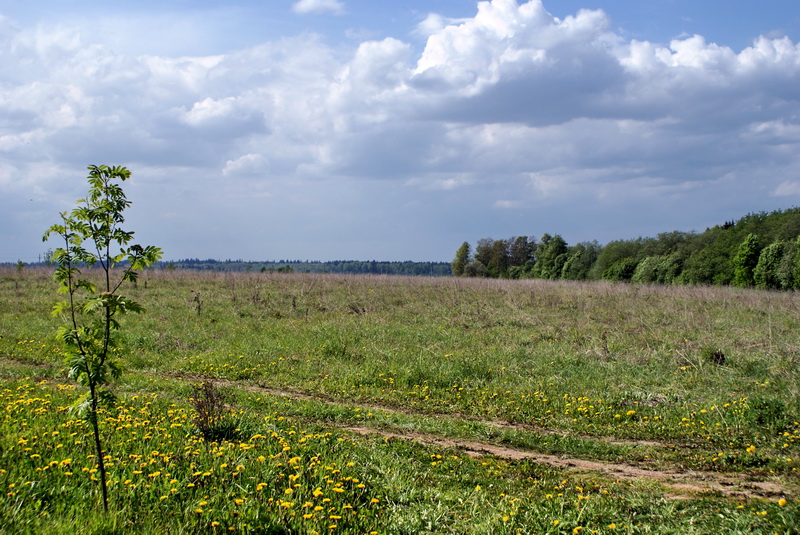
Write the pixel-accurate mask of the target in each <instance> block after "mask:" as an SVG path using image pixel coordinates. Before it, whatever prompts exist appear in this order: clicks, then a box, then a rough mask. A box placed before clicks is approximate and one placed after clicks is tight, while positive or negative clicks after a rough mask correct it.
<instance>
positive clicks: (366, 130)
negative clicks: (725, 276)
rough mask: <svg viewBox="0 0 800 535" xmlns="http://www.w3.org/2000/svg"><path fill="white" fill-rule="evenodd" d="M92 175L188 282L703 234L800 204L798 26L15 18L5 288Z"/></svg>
mask: <svg viewBox="0 0 800 535" xmlns="http://www.w3.org/2000/svg"><path fill="white" fill-rule="evenodd" d="M92 164H97V165H100V164H107V165H124V166H126V167H128V168H129V169H130V170H131V171H132V173H133V176H132V178H131V180H130V181H129V182H126V183H125V186H124V187H125V191H126V193H127V195H128V199H129V200H130V201H131V202H132V205H131V206H130V208H129V209H128V210H127V212H126V221H125V228H126V229H127V230H132V231H134V232H135V240H136V241H137V242H139V243H141V244H143V245H155V246H158V247H161V248H162V249H163V250H164V258H166V259H172V260H177V259H183V258H203V259H204V258H216V259H244V260H279V259H292V260H322V261H325V260H337V259H340V260H344V259H351V260H373V259H374V260H390V261H395V260H397V261H399V260H415V261H450V260H451V259H452V258H453V256H454V255H455V251H456V249H457V248H458V247H459V245H460V244H461V243H462V242H464V241H468V242H470V243H472V244H473V245H474V244H475V242H476V241H477V240H478V239H480V238H487V237H490V238H494V239H500V238H508V237H511V236H520V235H525V236H535V237H539V236H541V235H542V234H544V233H549V234H560V235H561V236H563V237H564V239H565V240H566V241H567V242H568V243H570V244H575V243H578V242H582V241H592V240H597V241H599V242H600V243H607V242H609V241H611V240H617V239H631V238H636V237H638V236H655V235H657V234H658V233H661V232H669V231H673V230H680V231H697V232H702V231H703V230H705V229H706V228H708V227H711V226H713V225H716V224H722V223H724V222H725V221H728V220H731V219H736V218H739V217H741V216H744V215H746V214H748V213H753V212H760V211H772V210H781V209H787V208H790V207H795V206H798V204H800V2H797V0H763V1H761V2H752V1H747V2H745V1H740V0H703V1H702V2H697V1H696V0H648V1H646V2H642V1H641V0H542V1H540V0H531V1H528V2H525V1H515V0H491V1H484V2H475V1H473V0H428V1H421V0H392V1H381V2H376V1H375V0H228V1H226V2H219V1H211V0H140V1H138V2H115V1H111V2H109V1H108V0H105V1H102V2H101V1H97V0H37V1H36V2H31V1H30V0H0V262H16V261H17V260H22V261H24V262H34V261H36V260H37V259H39V258H40V257H41V256H42V255H43V254H44V253H45V252H46V251H47V250H48V249H54V248H56V247H57V246H58V245H59V244H57V243H55V242H47V243H43V242H42V240H41V236H42V234H43V233H44V231H45V230H46V229H47V228H48V227H49V226H50V225H52V224H54V223H57V222H58V221H59V220H60V219H59V213H61V212H63V211H65V210H70V209H72V208H73V207H74V206H75V201H76V200H77V199H79V198H81V197H83V196H84V195H85V193H86V191H87V184H86V176H87V170H86V167H87V166H88V165H92Z"/></svg>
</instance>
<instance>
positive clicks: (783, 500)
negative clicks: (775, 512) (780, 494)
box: [778, 498, 786, 507]
mask: <svg viewBox="0 0 800 535" xmlns="http://www.w3.org/2000/svg"><path fill="white" fill-rule="evenodd" d="M778 505H780V506H781V507H785V506H786V498H781V499H780V500H778Z"/></svg>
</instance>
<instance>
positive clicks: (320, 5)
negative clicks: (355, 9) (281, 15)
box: [292, 0, 344, 15]
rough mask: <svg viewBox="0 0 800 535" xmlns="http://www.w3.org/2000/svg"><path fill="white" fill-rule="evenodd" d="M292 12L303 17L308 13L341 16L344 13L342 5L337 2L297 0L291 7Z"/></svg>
mask: <svg viewBox="0 0 800 535" xmlns="http://www.w3.org/2000/svg"><path fill="white" fill-rule="evenodd" d="M292 10H293V11H294V12H295V13H300V14H303V15H305V14H308V13H313V14H319V13H333V14H334V15H341V14H342V13H344V4H343V3H342V2H337V0H299V1H298V2H296V3H295V4H294V5H293V6H292Z"/></svg>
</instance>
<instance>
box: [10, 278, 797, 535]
mask: <svg viewBox="0 0 800 535" xmlns="http://www.w3.org/2000/svg"><path fill="white" fill-rule="evenodd" d="M127 293H129V294H130V295H131V296H132V297H133V298H135V299H136V300H137V301H139V302H140V303H142V304H143V305H144V306H145V308H146V309H147V313H146V314H144V315H141V316H138V317H130V318H126V320H125V323H124V325H123V333H124V336H125V342H126V348H127V349H126V352H125V354H124V356H123V360H124V362H125V365H126V373H125V375H124V376H123V378H122V380H121V381H119V382H118V383H117V384H116V385H115V389H116V390H117V393H118V395H119V398H120V400H121V404H120V407H119V409H118V411H117V412H115V413H108V414H107V415H106V416H105V419H104V421H103V423H102V429H103V432H104V440H105V444H106V448H107V451H108V457H107V460H108V461H110V463H111V466H110V467H109V474H110V479H111V481H112V484H111V486H110V495H111V508H110V509H111V511H110V513H109V514H108V515H104V514H103V513H102V508H101V507H100V505H99V489H98V487H97V483H96V482H95V481H93V478H94V472H93V470H95V461H94V460H93V457H92V450H91V448H90V444H89V441H88V439H89V437H88V435H87V434H86V432H87V428H86V426H85V425H84V424H82V423H81V422H80V421H78V420H76V419H74V418H73V417H72V416H71V415H70V413H69V411H68V410H67V408H68V407H69V406H70V405H71V403H72V402H73V401H74V400H75V399H76V398H77V397H78V395H79V394H80V387H73V386H72V385H69V383H68V382H67V380H66V379H65V370H64V366H63V364H62V362H61V359H60V349H59V348H58V347H56V346H55V345H54V342H53V340H54V336H53V333H54V332H55V329H56V327H57V325H58V319H57V318H52V317H51V316H50V315H49V309H50V307H51V306H52V303H53V302H54V301H55V299H56V298H57V296H56V295H55V284H54V283H52V282H51V281H50V279H49V275H48V273H47V272H45V271H43V270H41V271H40V270H34V269H26V270H24V271H23V272H22V273H18V272H16V271H15V270H13V269H7V270H5V271H0V363H2V365H3V366H2V371H0V394H2V396H1V397H0V408H2V409H3V412H2V414H3V420H2V422H0V487H1V488H2V489H4V494H5V496H0V525H2V526H3V529H4V530H5V531H7V532H11V533H41V532H51V533H59V532H63V531H67V530H74V529H82V530H85V531H87V532H89V533H106V532H107V533H126V532H128V533H142V532H144V533H163V532H170V533H196V532H215V531H216V532H220V533H221V532H223V531H224V532H228V531H229V529H230V530H232V531H238V532H251V533H312V532H318V533H370V532H377V533H572V532H573V530H576V529H577V528H581V529H578V531H577V532H582V533H592V532H597V533H618V532H619V533H709V532H715V531H716V532H722V533H737V532H738V533H753V532H755V533H773V532H778V533H795V532H797V530H798V524H797V522H798V521H797V518H798V516H800V512H799V511H798V507H797V501H796V500H797V489H798V488H800V478H798V473H797V472H798V466H799V465H800V462H798V461H799V460H800V451H798V450H799V449H800V446H799V444H800V423H798V421H800V386H798V385H800V381H799V380H798V379H799V377H798V369H799V368H798V364H799V363H800V362H799V361H800V352H799V351H798V350H800V329H798V326H799V323H800V314H798V313H799V312H800V301H798V300H797V298H796V296H795V295H794V294H793V293H767V292H757V291H745V290H736V289H729V288H706V287H698V288H690V287H681V288H659V287H646V286H628V285H612V284H606V283H593V284H589V283H567V282H546V281H501V280H475V279H471V280H462V279H415V278H400V277H396V278H387V277H366V276H361V277H344V276H325V275H303V274H258V275H256V274H230V273H189V272H180V271H177V272H176V271H173V272H168V271H162V272H148V273H144V274H143V275H142V276H141V278H140V281H139V284H138V286H137V287H136V288H129V289H128V292H127ZM720 355H721V356H722V357H720ZM211 379H213V380H215V381H216V382H217V384H218V386H219V388H220V389H221V390H222V391H224V392H227V393H228V395H229V398H228V399H229V407H228V416H227V419H228V421H229V423H230V426H229V427H230V429H233V430H234V432H232V434H231V435H230V436H227V438H225V439H220V441H219V442H213V443H212V442H208V441H205V440H203V439H202V437H201V436H200V435H199V434H198V432H197V430H196V429H195V426H194V424H193V422H194V414H195V413H194V409H193V405H192V403H191V402H190V401H189V398H190V396H191V392H192V385H195V384H197V383H198V382H200V381H203V380H211ZM348 427H358V428H362V429H363V430H364V431H367V430H372V431H374V432H375V434H372V435H364V434H361V433H353V432H349V431H347V430H346V429H345V428H348ZM236 429H238V431H235V430H236ZM379 433H383V435H381V434H379ZM387 437H399V438H387ZM434 439H435V440H434ZM448 441H449V442H448ZM466 442H473V443H474V442H480V443H484V444H487V445H494V446H497V447H507V448H513V449H515V450H519V451H524V452H530V453H539V454H550V455H558V456H561V457H570V458H575V459H583V460H588V461H605V462H614V463H625V464H626V465H629V466H632V467H637V468H647V469H651V470H662V471H669V472H675V473H678V474H680V473H681V472H684V471H699V472H703V473H704V474H710V475H711V476H713V475H714V474H719V477H723V476H724V477H725V478H726V480H728V481H730V480H732V481H735V482H737V481H738V482H740V483H737V484H736V485H735V486H734V490H741V492H740V493H738V494H737V493H736V492H721V491H711V492H700V491H699V489H695V490H694V491H693V490H687V491H686V492H677V491H676V490H675V488H674V487H670V486H669V485H667V486H663V485H665V484H666V483H665V480H664V479H663V478H662V479H659V478H642V479H640V480H617V479H616V478H614V477H612V476H610V475H609V474H607V473H605V472H597V471H592V470H583V471H575V470H567V469H564V468H559V467H556V466H550V465H548V464H546V463H537V462H534V461H533V460H531V459H525V458H521V459H519V460H513V459H511V458H504V457H503V456H499V457H495V456H482V457H477V458H475V457H471V456H469V455H467V453H466V452H465V451H463V448H461V447H459V445H460V444H464V443H466ZM154 452H156V453H154ZM67 459H69V462H68V463H66V462H65V461H66V460H67ZM223 465H224V466H223ZM239 467H240V468H239ZM67 473H69V475H67ZM153 474H156V475H153ZM167 474H168V475H167ZM205 474H208V475H205ZM749 480H753V481H762V482H765V483H769V484H770V485H772V488H773V489H777V490H774V491H772V492H754V491H752V489H750V490H749V491H748V487H747V481H749ZM295 485H299V486H295ZM715 488H716V487H715ZM287 490H291V492H288V493H287ZM315 491H316V492H315ZM747 492H749V494H747ZM678 494H679V495H680V498H681V499H675V498H676V495H678ZM781 499H782V500H781ZM326 500H327V501H326ZM779 500H780V501H779ZM201 503H202V504H203V505H200V504H201ZM198 510H202V512H198ZM331 526H335V527H331ZM231 528H232V529H231Z"/></svg>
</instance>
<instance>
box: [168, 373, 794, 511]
mask: <svg viewBox="0 0 800 535" xmlns="http://www.w3.org/2000/svg"><path fill="white" fill-rule="evenodd" d="M174 377H176V378H181V379H184V380H192V381H206V380H208V381H213V382H214V383H215V384H217V385H219V386H225V387H232V388H240V389H243V390H246V391H250V392H258V393H261V394H267V395H270V396H274V397H282V398H289V399H297V400H304V401H315V402H318V403H326V404H330V405H348V406H353V407H359V408H362V409H367V410H376V411H384V412H388V413H399V414H406V415H415V414H417V413H415V412H413V411H410V410H407V409H403V408H398V407H392V406H385V405H378V404H375V403H358V402H353V401H342V400H336V399H332V398H326V397H324V396H321V395H319V394H310V393H307V392H301V391H296V390H288V389H280V388H274V387H269V386H260V385H256V384H252V383H246V382H238V381H228V380H223V379H215V378H210V377H203V376H196V375H186V374H175V375H174ZM420 415H421V414H420ZM425 416H431V415H430V414H425ZM433 416H436V417H437V418H448V419H454V415H452V414H437V415H433ZM455 416H459V415H455ZM460 416H461V417H464V416H463V415H460ZM469 419H471V420H474V421H478V422H480V423H482V424H484V425H486V426H489V427H495V428H498V429H516V430H520V431H528V432H534V433H545V434H564V432H563V431H556V430H552V429H545V428H539V427H535V426H530V425H524V424H513V423H509V422H503V421H484V420H479V419H476V418H474V417H469ZM325 425H328V426H329V427H334V428H337V429H342V430H345V431H348V432H351V433H356V434H359V435H365V436H370V435H373V436H380V437H383V438H384V439H386V440H410V441H414V442H417V443H419V444H424V445H428V446H435V447H440V448H452V449H456V450H460V451H462V452H464V453H465V454H467V455H469V456H472V457H482V456H493V457H497V458H500V459H508V460H511V461H521V460H527V461H532V462H535V463H540V464H543V465H547V466H550V467H555V468H560V469H565V470H570V471H573V472H577V473H597V474H601V475H603V476H604V477H608V478H611V479H614V480H617V481H653V482H655V483H658V484H659V485H660V486H662V487H663V489H664V491H663V494H664V495H665V496H667V497H670V498H674V499H690V498H694V497H697V496H698V495H702V494H704V493H714V494H721V495H723V496H726V497H729V498H734V499H750V498H760V499H767V500H778V499H779V498H782V497H783V498H791V497H795V496H798V495H800V493H799V492H798V490H800V489H798V488H796V487H795V486H793V485H792V486H789V485H787V484H783V483H778V482H775V481H766V480H764V479H755V478H753V477H751V476H749V475H747V474H734V473H730V474H726V473H721V472H709V471H694V470H688V469H681V468H675V469H670V470H655V469H648V468H642V467H640V466H636V465H633V464H626V463H614V462H604V461H595V460H588V459H582V458H577V457H573V456H569V455H552V454H546V453H539V452H536V451H531V450H524V449H519V448H511V447H507V446H502V445H499V444H493V443H491V442H484V441H476V440H469V439H462V438H453V437H446V436H440V435H435V434H428V433H421V432H397V431H390V430H387V429H383V428H378V427H367V426H365V425H360V426H353V425H346V424H342V425H337V424H336V423H334V422H328V421H326V422H325ZM586 438H591V439H592V440H600V441H605V442H608V443H611V444H626V445H631V444H632V445H637V444H641V445H646V446H662V447H668V446H670V445H669V444H665V443H660V442H654V441H634V440H618V439H614V438H607V439H604V438H603V437H586Z"/></svg>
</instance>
